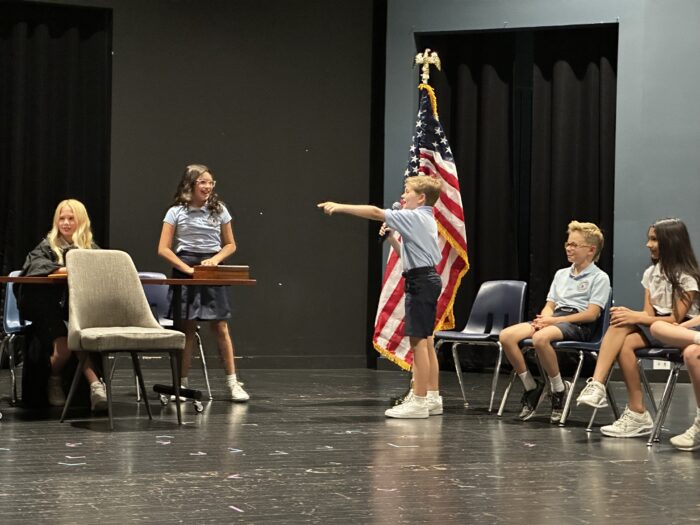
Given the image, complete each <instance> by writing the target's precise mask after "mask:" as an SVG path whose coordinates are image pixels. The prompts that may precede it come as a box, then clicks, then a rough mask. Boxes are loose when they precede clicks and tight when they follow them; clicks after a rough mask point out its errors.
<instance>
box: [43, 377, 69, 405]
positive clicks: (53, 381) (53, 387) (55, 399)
mask: <svg viewBox="0 0 700 525" xmlns="http://www.w3.org/2000/svg"><path fill="white" fill-rule="evenodd" d="M46 390H47V394H48V398H49V405H51V406H52V407H62V406H63V405H65V404H66V395H65V394H64V393H63V381H62V380H61V376H49V382H48V384H47V387H46Z"/></svg>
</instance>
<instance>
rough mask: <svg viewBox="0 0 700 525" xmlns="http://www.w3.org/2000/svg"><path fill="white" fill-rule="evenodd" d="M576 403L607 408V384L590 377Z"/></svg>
mask: <svg viewBox="0 0 700 525" xmlns="http://www.w3.org/2000/svg"><path fill="white" fill-rule="evenodd" d="M576 404H577V405H588V406H590V407H593V408H605V407H606V406H608V398H607V396H606V395H605V385H604V384H603V383H600V382H598V381H596V380H595V379H593V378H592V377H589V378H588V381H586V387H585V388H584V389H583V390H581V393H580V394H579V396H578V399H576Z"/></svg>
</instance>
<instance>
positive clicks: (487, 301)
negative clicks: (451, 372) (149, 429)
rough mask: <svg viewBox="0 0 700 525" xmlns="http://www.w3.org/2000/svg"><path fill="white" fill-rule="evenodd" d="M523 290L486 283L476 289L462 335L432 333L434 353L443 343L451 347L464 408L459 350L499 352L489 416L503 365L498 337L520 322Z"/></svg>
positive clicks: (510, 283)
mask: <svg viewBox="0 0 700 525" xmlns="http://www.w3.org/2000/svg"><path fill="white" fill-rule="evenodd" d="M526 290H527V283H526V282H523V281H486V282H484V283H483V284H482V285H481V287H480V288H479V292H478V293H477V295H476V298H475V299H474V304H473V305H472V309H471V312H470V314H469V320H468V321H467V325H466V326H465V327H464V329H463V330H462V331H461V332H457V331H440V332H436V333H435V339H437V340H438V341H437V342H436V343H435V351H436V352H437V351H438V350H439V349H440V347H441V346H442V345H443V343H452V358H453V359H454V362H455V372H456V373H457V379H458V381H459V387H460V389H461V390H462V399H463V400H464V405H465V406H467V405H468V403H467V394H466V391H465V388H464V382H463V379H462V366H461V364H460V362H459V355H458V353H457V350H458V348H459V346H460V345H469V346H493V347H496V348H498V359H497V361H496V368H495V369H494V371H493V379H492V380H491V399H490V401H489V412H491V410H492V409H493V400H494V396H495V395H496V387H497V386H498V374H499V373H500V370H501V363H502V362H503V348H502V347H501V343H500V342H499V340H498V336H499V335H500V333H501V330H503V329H504V328H506V327H508V326H510V325H513V324H517V323H521V322H522V321H523V318H524V316H525V292H526Z"/></svg>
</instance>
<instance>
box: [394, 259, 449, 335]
mask: <svg viewBox="0 0 700 525" xmlns="http://www.w3.org/2000/svg"><path fill="white" fill-rule="evenodd" d="M403 276H404V279H405V281H404V291H405V292H406V317H405V320H404V323H405V330H404V333H405V335H407V336H409V337H419V338H421V339H424V338H427V337H430V336H431V335H433V330H435V314H436V312H437V302H438V299H439V298H440V291H441V290H442V280H441V279H440V276H439V275H438V274H437V272H436V271H435V268H433V267H432V266H425V267H421V268H413V269H411V270H408V271H406V272H404V273H403Z"/></svg>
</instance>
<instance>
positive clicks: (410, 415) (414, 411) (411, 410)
mask: <svg viewBox="0 0 700 525" xmlns="http://www.w3.org/2000/svg"><path fill="white" fill-rule="evenodd" d="M384 415H385V416H386V417H393V418H397V419H425V418H427V417H428V416H429V415H430V412H429V410H428V400H427V398H425V397H417V396H415V395H411V396H410V399H407V400H406V401H404V402H403V403H401V404H400V405H396V406H395V407H391V408H390V409H388V410H386V411H385V412H384Z"/></svg>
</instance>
